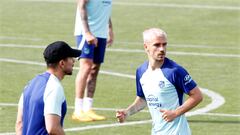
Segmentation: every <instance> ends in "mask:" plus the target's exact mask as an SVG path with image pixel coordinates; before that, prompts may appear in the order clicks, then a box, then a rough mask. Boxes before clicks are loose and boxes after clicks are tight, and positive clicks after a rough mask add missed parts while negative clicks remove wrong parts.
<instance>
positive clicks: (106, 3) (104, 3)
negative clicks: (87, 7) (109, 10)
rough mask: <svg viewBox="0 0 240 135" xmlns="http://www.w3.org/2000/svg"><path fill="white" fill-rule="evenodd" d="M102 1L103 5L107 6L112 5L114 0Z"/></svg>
mask: <svg viewBox="0 0 240 135" xmlns="http://www.w3.org/2000/svg"><path fill="white" fill-rule="evenodd" d="M102 3H103V5H105V6H107V5H111V3H112V1H111V0H103V1H102Z"/></svg>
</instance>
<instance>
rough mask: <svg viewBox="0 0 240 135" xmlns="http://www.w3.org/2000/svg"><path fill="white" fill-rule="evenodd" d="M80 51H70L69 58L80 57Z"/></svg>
mask: <svg viewBox="0 0 240 135" xmlns="http://www.w3.org/2000/svg"><path fill="white" fill-rule="evenodd" d="M81 53H82V51H81V50H78V49H72V52H71V57H79V56H80V55H81Z"/></svg>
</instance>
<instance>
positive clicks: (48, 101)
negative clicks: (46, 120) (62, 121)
mask: <svg viewBox="0 0 240 135" xmlns="http://www.w3.org/2000/svg"><path fill="white" fill-rule="evenodd" d="M45 92H46V93H44V116H45V115H46V114H56V115H58V116H60V117H61V110H62V103H63V102H64V100H65V97H64V92H63V89H62V88H61V87H58V88H57V87H46V90H45Z"/></svg>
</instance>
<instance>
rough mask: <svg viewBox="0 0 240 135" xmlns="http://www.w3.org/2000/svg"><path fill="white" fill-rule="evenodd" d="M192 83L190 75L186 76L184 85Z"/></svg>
mask: <svg viewBox="0 0 240 135" xmlns="http://www.w3.org/2000/svg"><path fill="white" fill-rule="evenodd" d="M191 81H192V77H191V76H190V75H186V76H185V77H184V85H187V84H188V83H190V82H191Z"/></svg>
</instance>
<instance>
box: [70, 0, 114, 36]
mask: <svg viewBox="0 0 240 135" xmlns="http://www.w3.org/2000/svg"><path fill="white" fill-rule="evenodd" d="M86 10H87V15H88V25H89V28H90V31H91V33H92V34H93V35H94V36H95V37H98V38H107V36H108V26H109V25H108V24H109V19H110V16H111V11H112V0H88V2H87V4H86ZM84 31H85V30H84V29H83V26H82V21H81V16H80V11H79V7H78V8H77V13H76V19H75V32H74V35H83V36H84Z"/></svg>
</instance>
